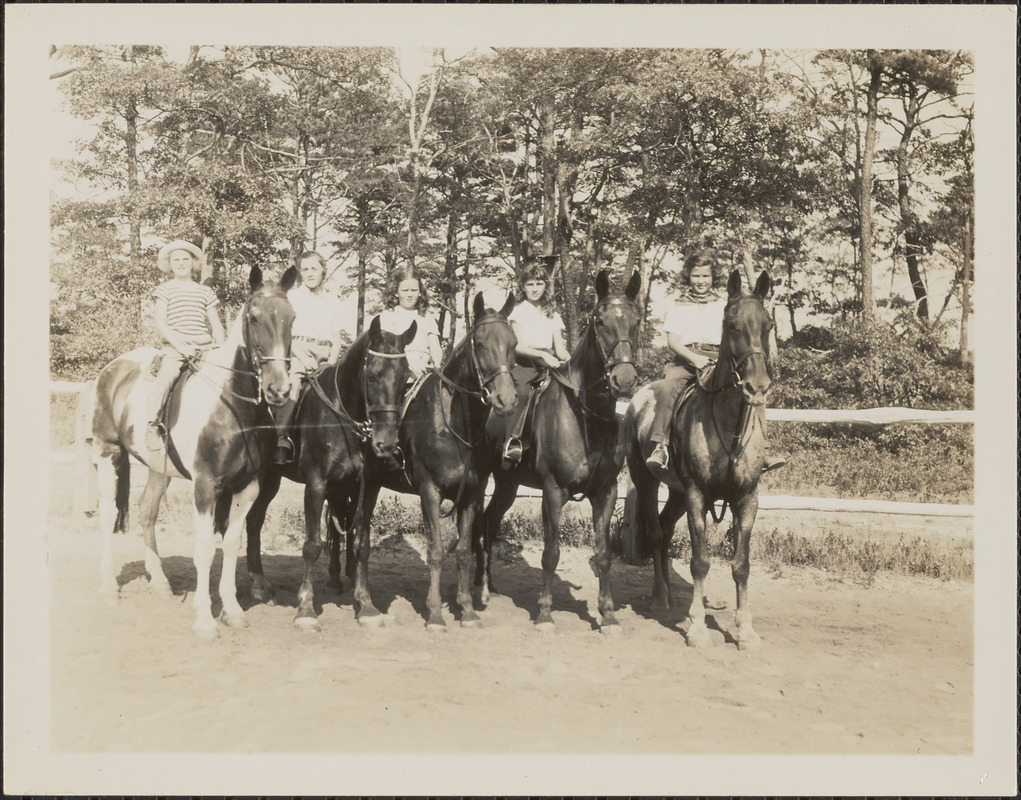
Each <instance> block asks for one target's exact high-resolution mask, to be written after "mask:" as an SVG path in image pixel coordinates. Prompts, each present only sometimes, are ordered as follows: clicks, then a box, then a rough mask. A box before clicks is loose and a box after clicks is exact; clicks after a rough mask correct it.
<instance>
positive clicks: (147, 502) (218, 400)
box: [92, 267, 296, 638]
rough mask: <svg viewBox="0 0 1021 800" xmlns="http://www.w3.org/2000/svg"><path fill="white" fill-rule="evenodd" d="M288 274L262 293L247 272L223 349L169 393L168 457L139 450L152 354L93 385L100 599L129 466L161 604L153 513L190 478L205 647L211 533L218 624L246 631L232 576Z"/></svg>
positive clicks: (108, 577) (280, 394)
mask: <svg viewBox="0 0 1021 800" xmlns="http://www.w3.org/2000/svg"><path fill="white" fill-rule="evenodd" d="M295 274H296V273H295V271H294V270H293V269H290V270H288V272H287V273H286V274H285V275H284V280H283V281H281V284H280V285H279V286H277V285H276V284H274V283H265V284H264V283H263V281H262V272H261V270H260V269H259V268H258V267H255V268H253V269H252V273H251V276H250V278H249V283H250V285H251V289H252V294H251V296H250V297H249V299H248V301H247V302H246V303H245V306H244V308H243V309H242V311H241V314H240V315H239V316H238V321H237V324H236V325H235V326H234V327H233V329H232V331H231V334H230V336H229V337H228V339H227V342H226V343H225V344H224V345H222V346H221V347H219V348H217V349H216V350H214V351H212V352H210V353H209V354H208V355H207V356H206V357H205V359H204V360H203V361H202V363H201V366H199V367H198V370H197V372H195V374H194V375H192V376H191V377H190V378H189V379H188V380H186V381H184V382H183V384H182V385H180V386H178V387H177V388H176V389H175V390H174V392H173V393H172V394H171V397H170V399H169V401H168V403H169V406H168V409H169V410H168V425H167V427H168V437H167V440H168V442H167V447H166V449H165V450H160V451H151V450H148V449H147V448H146V445H145V441H144V439H145V429H146V423H147V420H148V418H149V417H148V412H147V408H146V404H147V400H148V395H149V391H150V388H151V386H152V384H151V383H149V382H147V381H146V380H144V379H143V375H144V374H145V372H146V371H147V370H148V369H149V366H150V364H151V363H152V360H153V356H154V355H155V351H154V350H153V349H152V348H141V349H139V350H134V351H132V352H130V353H127V354H126V355H123V356H120V357H119V358H117V359H115V360H114V361H112V362H110V363H109V364H108V365H107V366H106V367H104V368H103V370H102V371H101V372H100V373H99V377H98V378H97V379H96V388H95V392H96V394H95V412H94V416H93V422H92V433H93V451H94V458H95V461H96V464H97V465H98V468H99V497H100V501H99V522H100V529H101V531H102V536H103V557H102V564H101V568H100V572H101V576H102V590H103V591H105V592H107V593H108V594H109V595H110V597H111V598H116V597H117V594H118V584H117V579H116V577H115V573H114V565H113V553H112V539H113V532H114V530H115V528H119V529H121V530H123V529H124V526H125V521H126V518H127V503H128V491H129V486H130V484H129V482H130V471H131V469H130V458H131V457H134V458H136V459H137V460H139V461H141V462H142V463H143V464H145V465H146V466H147V467H148V468H149V479H148V482H147V483H146V486H145V490H144V491H143V493H142V500H141V512H142V531H143V535H144V537H145V545H146V556H145V566H146V570H147V571H148V573H149V576H150V579H151V584H152V587H153V589H154V590H156V591H159V592H161V593H165V594H170V593H171V589H170V584H169V583H168V582H167V578H166V575H165V574H164V572H163V566H162V562H161V560H160V557H159V552H158V550H157V547H156V531H155V523H156V515H157V512H158V510H159V503H160V499H161V498H162V497H163V495H164V493H165V492H166V489H167V486H168V485H169V483H170V479H171V478H175V477H176V478H188V479H190V480H191V481H192V483H193V486H194V500H195V569H196V571H197V572H198V578H197V584H196V589H195V602H194V606H195V624H194V625H193V628H194V630H195V633H196V634H197V635H198V636H201V637H203V638H213V637H215V636H216V635H217V633H218V632H217V626H216V620H215V619H213V616H212V605H211V600H210V596H209V571H210V566H211V565H212V561H213V551H214V544H213V533H214V528H215V529H216V530H219V531H222V532H223V568H222V570H221V573H220V599H221V601H222V603H223V613H222V614H221V615H220V619H221V621H223V622H224V623H225V624H227V625H229V626H232V627H238V626H244V625H247V622H246V621H245V617H244V612H243V611H242V609H241V606H240V605H239V604H238V601H237V590H236V586H235V581H234V572H235V565H236V563H237V556H238V549H239V544H240V537H241V528H242V526H243V524H244V519H245V514H246V513H247V512H248V509H249V507H250V506H251V504H252V502H253V501H254V500H255V496H256V495H257V494H258V491H259V482H258V475H259V473H260V471H261V470H262V468H263V465H264V464H265V463H266V462H267V461H268V460H269V454H270V453H271V452H272V449H273V443H274V440H275V436H274V434H273V420H272V417H271V415H270V411H269V408H268V405H274V406H276V405H280V404H281V403H283V401H284V399H285V398H286V397H287V392H288V390H289V388H290V379H289V377H288V370H287V364H288V361H289V358H290V348H291V323H292V322H293V321H294V310H293V309H292V308H291V304H290V303H289V302H288V301H287V295H286V290H287V288H288V287H289V286H290V285H291V284H292V283H293V281H294V277H295Z"/></svg>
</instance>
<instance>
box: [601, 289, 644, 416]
mask: <svg viewBox="0 0 1021 800" xmlns="http://www.w3.org/2000/svg"><path fill="white" fill-rule="evenodd" d="M641 285H642V276H641V275H639V274H638V273H637V272H634V273H632V275H631V280H630V281H628V285H627V289H625V290H624V294H623V295H611V294H610V277H609V273H608V272H607V271H606V270H605V269H604V270H602V271H601V272H600V273H599V275H598V276H597V277H596V307H595V308H594V309H593V310H592V332H593V335H594V336H595V340H596V344H597V346H598V347H599V352H600V355H601V356H602V358H603V371H604V374H605V375H606V380H607V383H609V385H610V391H611V392H612V393H613V395H614V397H619V396H620V395H628V394H631V392H632V391H634V388H635V384H636V383H637V382H638V372H637V371H636V370H635V364H634V359H635V351H636V349H637V343H638V325H639V323H640V321H641V313H640V312H639V310H638V303H637V302H636V299H637V297H638V290H639V289H640V288H641Z"/></svg>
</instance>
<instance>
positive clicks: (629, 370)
mask: <svg viewBox="0 0 1021 800" xmlns="http://www.w3.org/2000/svg"><path fill="white" fill-rule="evenodd" d="M640 285H641V277H640V276H639V274H638V273H637V272H636V273H634V274H633V275H632V276H631V280H630V282H629V283H628V285H627V289H626V290H625V292H624V294H623V295H611V294H610V292H609V276H608V273H607V272H606V270H603V271H602V272H600V273H599V275H598V276H597V278H596V298H597V299H596V305H595V308H594V309H593V311H592V315H591V319H590V320H589V324H588V328H587V329H586V331H585V334H584V336H582V339H581V342H580V343H579V345H578V347H577V348H576V349H575V351H574V353H573V354H572V356H571V358H570V360H569V361H568V362H567V364H566V365H564V366H563V367H560V368H559V369H556V370H552V371H551V378H552V379H551V381H550V383H549V386H548V388H547V389H546V390H545V391H544V392H543V393H542V394H541V395H540V396H539V397H538V399H537V400H536V403H535V413H534V417H533V421H532V426H531V430H532V433H531V447H530V448H527V449H526V450H525V453H524V458H523V459H522V461H521V462H520V464H518V465H517V466H515V467H513V468H511V469H507V470H504V469H500V470H496V472H495V473H494V476H493V477H494V480H495V482H496V489H495V491H494V492H493V497H492V499H491V500H490V502H489V506H488V507H487V508H486V511H485V514H483V515H482V517H480V518H479V521H478V523H477V525H476V531H475V536H474V542H475V549H476V559H477V561H476V563H477V567H476V575H475V583H476V588H477V591H478V593H479V596H480V597H479V599H480V601H481V602H484V601H485V600H486V598H487V595H488V593H489V592H490V591H494V590H493V586H492V575H491V567H492V548H493V541H494V540H495V539H496V536H497V533H498V532H499V530H500V522H501V520H502V519H503V517H504V514H506V513H507V510H508V509H509V508H510V507H511V505H512V504H513V503H514V499H515V497H516V495H517V490H518V486H519V485H520V484H525V485H526V486H533V487H536V488H539V489H542V523H543V545H544V546H543V553H542V573H543V583H542V592H541V593H540V595H539V614H538V617H537V618H536V620H535V624H536V627H537V628H538V629H539V630H553V616H552V610H553V578H554V575H555V574H556V568H557V563H558V562H559V560H560V544H559V535H560V515H561V512H562V511H563V507H564V504H565V503H566V502H567V500H568V498H570V497H571V496H572V495H574V496H576V497H577V496H580V497H587V498H588V500H589V502H590V503H591V504H592V524H593V527H594V530H595V556H594V558H593V559H592V567H593V570H594V571H595V573H596V575H597V576H598V578H599V601H598V604H599V613H600V614H601V616H602V628H601V629H602V630H603V631H609V630H619V627H616V626H618V625H619V623H618V622H617V619H616V617H615V616H614V613H613V612H614V605H613V597H612V595H611V593H610V517H611V516H612V515H613V507H614V503H615V501H616V499H617V475H618V474H619V473H620V470H621V467H622V466H623V457H624V454H623V452H622V451H618V449H617V427H618V423H617V417H616V409H615V406H616V401H617V398H618V397H619V396H621V395H627V394H630V392H631V391H632V390H633V389H634V386H635V382H636V381H637V380H638V374H637V372H636V371H635V365H634V356H635V349H636V347H635V345H636V343H637V341H638V325H639V321H640V319H641V312H640V311H639V309H638V305H637V303H636V302H635V298H636V297H637V296H638V290H639V287H640ZM525 400H526V399H525V397H524V396H522V397H521V398H520V400H519V402H520V403H521V404H524V403H525ZM507 433H508V431H507V422H506V418H504V417H493V418H492V419H490V421H489V426H488V435H489V447H490V457H491V458H494V459H499V458H500V455H501V452H502V449H503V444H504V442H505V441H506V438H507Z"/></svg>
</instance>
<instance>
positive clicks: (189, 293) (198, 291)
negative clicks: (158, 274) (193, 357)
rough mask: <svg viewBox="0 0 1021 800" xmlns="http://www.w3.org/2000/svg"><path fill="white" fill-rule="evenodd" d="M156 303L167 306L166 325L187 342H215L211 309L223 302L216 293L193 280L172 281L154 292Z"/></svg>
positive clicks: (163, 284)
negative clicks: (161, 302) (210, 322)
mask: <svg viewBox="0 0 1021 800" xmlns="http://www.w3.org/2000/svg"><path fill="white" fill-rule="evenodd" d="M153 297H154V298H155V299H156V301H157V302H158V301H160V300H164V301H166V304H167V325H169V326H170V329H171V330H172V331H174V332H175V333H177V334H179V335H180V336H182V337H184V338H185V339H188V340H192V339H197V340H202V341H204V342H209V341H212V331H211V329H210V327H209V318H208V312H209V309H212V308H216V307H217V306H218V305H219V304H220V303H219V301H218V300H217V299H216V295H215V294H214V293H213V290H212V289H210V288H209V287H208V286H206V285H205V284H202V283H195V282H194V281H179V280H172V281H167V282H166V283H162V284H160V285H159V286H157V287H156V291H154V292H153Z"/></svg>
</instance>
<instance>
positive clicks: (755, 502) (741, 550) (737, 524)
mask: <svg viewBox="0 0 1021 800" xmlns="http://www.w3.org/2000/svg"><path fill="white" fill-rule="evenodd" d="M758 510H759V496H758V492H751V493H750V494H748V495H746V496H745V497H744V498H743V499H742V500H741V501H740V502H739V503H738V504H737V505H736V506H735V507H734V529H735V531H736V533H737V535H736V536H735V538H734V555H733V558H732V559H731V562H730V571H731V574H732V575H733V576H734V585H735V587H737V611H736V612H735V614H734V625H735V627H736V631H735V636H734V638H735V639H736V640H737V648H738V650H754V649H756V648H757V647H758V646H759V645H760V644H761V640H760V639H759V634H757V633H756V632H755V629H754V628H753V627H752V612H751V608H750V607H749V604H748V573H749V570H750V565H749V559H748V553H749V550H750V548H751V538H752V526H753V525H754V524H755V516H756V514H757V513H758Z"/></svg>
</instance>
